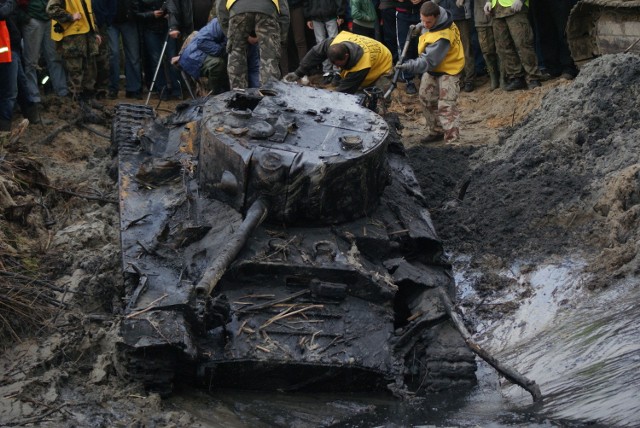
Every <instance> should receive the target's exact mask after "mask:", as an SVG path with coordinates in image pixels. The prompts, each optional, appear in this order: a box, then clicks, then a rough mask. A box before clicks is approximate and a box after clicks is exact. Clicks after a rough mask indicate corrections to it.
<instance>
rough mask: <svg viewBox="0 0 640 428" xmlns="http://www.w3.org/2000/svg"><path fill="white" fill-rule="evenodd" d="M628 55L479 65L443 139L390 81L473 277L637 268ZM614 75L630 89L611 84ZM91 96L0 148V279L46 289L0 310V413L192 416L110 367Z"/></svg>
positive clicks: (422, 168)
mask: <svg viewBox="0 0 640 428" xmlns="http://www.w3.org/2000/svg"><path fill="white" fill-rule="evenodd" d="M639 62H640V60H639V59H638V57H636V56H631V55H624V56H623V55H621V56H616V57H614V58H613V59H612V58H606V59H601V60H596V61H593V62H592V63H591V64H589V65H588V67H587V68H586V69H585V70H583V72H582V73H581V75H580V76H579V77H578V79H576V80H575V81H574V82H568V81H563V80H553V81H550V82H545V83H544V84H543V86H542V87H541V88H537V89H535V90H532V91H519V92H516V93H506V92H504V91H502V90H497V91H494V92H489V90H488V85H487V84H486V82H483V81H482V80H480V81H479V84H480V85H481V86H480V87H479V88H478V89H476V90H475V91H474V92H472V93H462V94H461V96H460V106H461V110H462V126H461V129H462V130H461V139H460V141H459V142H458V143H457V144H449V145H446V144H444V143H436V144H429V145H424V144H421V143H420V142H419V140H420V136H421V130H422V128H423V126H424V119H423V117H422V115H421V112H420V110H421V108H420V105H419V103H418V99H417V97H416V96H408V95H406V94H404V92H403V88H402V87H400V88H399V89H398V90H396V91H395V92H394V94H393V103H392V106H391V110H392V111H395V112H397V113H398V114H399V116H400V119H401V121H402V124H403V126H404V129H403V130H402V136H403V141H404V143H405V146H406V148H407V153H408V156H409V158H410V160H411V163H412V166H413V167H414V169H415V171H416V175H417V177H418V179H419V181H420V183H421V185H422V187H423V189H424V194H425V196H426V197H427V199H428V200H429V201H430V204H431V206H430V209H431V212H432V215H433V219H434V222H435V225H436V229H437V230H438V231H439V233H440V235H441V237H442V239H443V240H444V242H445V246H446V247H447V248H448V249H449V250H450V251H451V252H452V253H453V254H467V255H470V256H471V257H472V260H473V263H475V265H476V267H478V268H480V269H486V271H487V272H488V273H487V275H486V277H485V278H484V280H483V281H480V282H479V284H478V287H483V286H484V287H486V288H488V289H491V288H495V287H498V288H500V287H508V286H509V281H505V280H504V279H502V278H499V277H497V276H492V275H491V274H490V272H491V271H492V270H494V269H497V268H499V267H501V266H504V265H506V264H507V263H508V262H509V261H511V260H513V259H514V258H515V257H522V256H527V257H531V258H535V257H546V256H550V255H553V254H561V253H565V252H567V251H579V252H581V253H583V254H584V255H585V257H588V258H589V260H591V261H592V262H593V263H592V264H591V266H592V267H591V269H592V270H593V272H594V275H593V280H592V281H591V282H590V283H589V284H587V285H588V286H589V287H590V288H594V289H597V288H598V287H602V286H605V285H606V284H607V281H608V278H610V277H612V276H613V277H620V276H625V275H632V274H635V273H636V272H637V266H638V260H637V259H638V256H637V248H636V247H637V242H638V239H637V238H638V236H637V234H638V230H637V227H635V225H636V224H637V216H638V213H639V212H640V197H639V196H638V195H640V191H639V190H638V187H639V181H638V174H639V172H638V171H640V167H639V166H638V165H640V160H639V159H638V156H640V155H638V153H640V151H639V150H637V149H638V147H637V145H638V144H640V138H638V135H637V133H638V130H637V123H640V122H639V121H638V120H637V119H638V118H637V117H636V116H637V115H638V111H639V110H638V106H637V100H638V99H639V97H638V95H639V94H638V93H637V91H638V90H640V89H639V88H640V82H639V81H638V80H639V79H640V77H639V76H638V74H637V73H635V74H634V73H633V71H632V70H637V69H639V68H640V64H639ZM611 75H614V76H616V78H615V79H609V80H607V76H611ZM621 81H624V82H626V84H627V85H630V86H629V87H631V88H632V89H631V90H632V91H633V94H626V95H627V96H621V95H619V91H618V90H617V89H616V88H615V87H613V86H612V84H611V83H610V82H621ZM630 81H631V84H629V82H630ZM545 95H546V98H545ZM543 98H544V99H543ZM128 101H130V100H128ZM136 102H140V103H142V101H136ZM156 103H157V101H155V100H152V104H153V105H154V106H156ZM104 104H105V108H104V109H92V110H91V111H85V112H84V114H83V113H82V112H81V111H80V110H79V109H78V108H77V107H76V106H75V105H71V104H70V102H69V101H65V102H60V101H59V100H56V99H55V98H50V99H49V100H48V101H47V102H46V103H45V106H46V111H44V113H43V116H44V118H45V121H46V123H45V124H44V125H33V126H30V127H29V128H28V130H27V132H26V133H25V134H24V136H23V137H22V138H21V140H20V141H19V143H18V144H16V145H14V146H11V147H4V148H2V149H1V151H0V195H1V196H2V197H0V213H2V214H3V215H2V217H0V275H1V276H0V282H4V283H5V284H6V285H3V287H13V288H16V289H17V288H19V287H24V288H29V289H33V288H37V287H39V288H37V290H39V291H37V294H38V296H41V295H42V296H48V297H49V298H48V299H41V298H35V297H33V295H31V297H32V298H31V300H30V301H29V302H30V303H29V304H27V305H26V306H25V307H24V309H23V310H22V313H17V314H16V313H11V314H9V313H8V312H6V313H5V312H3V317H2V318H3V320H2V321H3V323H2V329H1V330H0V333H1V334H2V342H0V343H2V345H3V351H4V352H3V355H2V357H1V358H0V396H2V397H3V399H2V400H1V402H0V425H6V426H18V425H29V424H34V425H38V426H198V425H200V426H206V425H207V424H206V423H204V422H203V421H202V420H199V419H198V417H197V416H195V415H194V413H187V412H185V411H175V410H172V409H171V408H170V407H168V406H166V405H165V404H164V403H163V402H162V401H161V400H160V399H159V398H158V397H157V396H154V395H148V394H146V393H145V391H144V390H143V389H142V388H141V387H140V385H136V384H132V383H128V382H126V381H123V380H122V379H120V378H119V377H118V376H117V375H116V373H115V370H114V367H113V359H112V357H113V351H114V341H115V331H117V325H118V314H119V312H120V311H121V308H122V302H121V301H120V300H119V299H120V297H119V296H120V295H121V290H120V287H121V284H120V276H119V271H120V258H119V246H118V234H119V231H118V207H117V203H116V200H117V192H116V184H115V183H114V181H113V179H112V178H110V175H109V173H110V171H111V172H113V161H112V159H111V156H110V141H109V136H110V120H111V117H110V115H111V108H112V107H113V105H114V102H112V101H107V102H105V103H104ZM175 105H176V102H168V103H167V102H163V103H162V104H160V105H159V108H158V113H159V114H166V113H167V112H170V111H172V109H173V108H174V107H175ZM613 112H617V113H616V114H615V115H614V114H613ZM80 117H83V118H84V119H83V120H79V121H78V120H77V119H78V118H80ZM25 278H26V279H25ZM36 280H37V281H36ZM38 281H39V282H38ZM27 286H28V287H27ZM7 294H9V295H12V296H14V299H17V298H18V297H16V296H15V295H13V294H11V293H7ZM51 300H55V301H56V302H58V303H57V304H55V305H54V304H52V303H51ZM2 303H5V302H2ZM8 303H14V302H11V301H9V302H8ZM505 310H508V308H506V309H505ZM3 311H4V309H3ZM36 315H41V316H36ZM11 319H16V320H18V319H19V321H18V322H11V321H10V320H11ZM28 321H32V323H31V324H29V325H27V322H28Z"/></svg>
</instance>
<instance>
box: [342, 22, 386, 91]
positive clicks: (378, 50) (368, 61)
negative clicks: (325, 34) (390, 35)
mask: <svg viewBox="0 0 640 428" xmlns="http://www.w3.org/2000/svg"><path fill="white" fill-rule="evenodd" d="M342 42H353V43H355V44H356V45H358V46H360V47H361V48H362V50H363V51H364V54H363V55H362V58H360V60H358V62H357V63H356V64H355V65H354V66H353V67H351V68H350V69H348V70H347V69H343V70H342V71H341V72H340V76H342V78H345V77H346V76H347V75H348V74H349V73H354V72H356V71H360V70H362V69H365V68H370V69H371V70H369V74H367V77H365V78H364V81H363V82H362V84H361V85H360V86H361V87H363V88H366V87H367V86H371V85H372V84H373V83H374V82H375V81H376V80H378V77H380V76H382V75H383V74H385V73H388V72H390V71H391V68H392V66H393V59H392V57H391V52H390V51H389V49H387V47H386V46H385V45H383V44H382V43H380V42H379V41H377V40H374V39H371V38H369V37H364V36H360V35H358V34H353V33H350V32H348V31H341V32H340V33H338V35H337V36H336V37H335V38H334V39H333V42H331V44H332V45H335V44H336V43H342Z"/></svg>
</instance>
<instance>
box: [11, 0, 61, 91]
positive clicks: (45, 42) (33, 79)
mask: <svg viewBox="0 0 640 428" xmlns="http://www.w3.org/2000/svg"><path fill="white" fill-rule="evenodd" d="M46 8H47V0H30V1H29V4H28V5H27V8H26V15H27V16H28V20H26V22H24V23H23V24H22V27H21V30H22V36H23V39H22V44H23V50H22V59H23V62H24V72H25V75H26V78H27V80H26V90H27V93H28V96H29V97H30V98H31V99H33V100H35V101H36V102H37V103H40V102H41V101H42V98H41V94H40V89H39V82H38V72H37V70H38V62H39V60H40V54H41V53H42V54H43V57H44V60H45V64H46V66H47V71H48V72H49V77H50V78H51V85H52V87H53V92H54V93H55V94H56V95H57V96H59V97H66V96H67V95H68V94H69V90H68V89H67V75H66V73H65V71H64V64H63V63H62V59H61V58H60V55H58V53H57V52H56V48H55V44H54V42H53V40H52V39H51V19H50V18H49V15H47V12H46Z"/></svg>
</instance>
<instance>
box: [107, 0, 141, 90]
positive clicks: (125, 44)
mask: <svg viewBox="0 0 640 428" xmlns="http://www.w3.org/2000/svg"><path fill="white" fill-rule="evenodd" d="M115 1H116V11H115V15H114V17H113V20H112V22H111V25H109V27H108V28H107V34H108V35H109V46H111V47H112V55H111V58H110V59H109V98H111V99H116V98H118V91H119V90H120V41H121V40H122V48H123V50H124V75H125V84H124V87H125V95H126V97H127V98H136V99H139V100H141V99H142V62H141V60H140V37H139V36H138V23H137V22H136V19H135V15H134V13H133V8H132V2H131V1H129V0H115Z"/></svg>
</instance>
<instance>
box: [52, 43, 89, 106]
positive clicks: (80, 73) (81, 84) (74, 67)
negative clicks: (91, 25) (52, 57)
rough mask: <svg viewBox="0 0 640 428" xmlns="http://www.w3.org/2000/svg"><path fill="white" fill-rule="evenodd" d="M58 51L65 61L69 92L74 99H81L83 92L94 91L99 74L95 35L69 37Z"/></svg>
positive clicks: (59, 45)
mask: <svg viewBox="0 0 640 428" xmlns="http://www.w3.org/2000/svg"><path fill="white" fill-rule="evenodd" d="M58 51H59V52H60V56H61V57H62V58H63V59H64V63H65V66H66V70H67V80H68V83H69V90H70V91H71V92H72V93H73V95H74V97H75V98H77V97H79V96H80V94H81V93H82V91H93V90H94V88H95V84H96V74H97V69H96V56H97V55H98V43H97V42H96V36H95V35H94V34H78V35H72V36H67V37H65V38H64V39H62V40H61V41H60V42H58Z"/></svg>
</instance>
